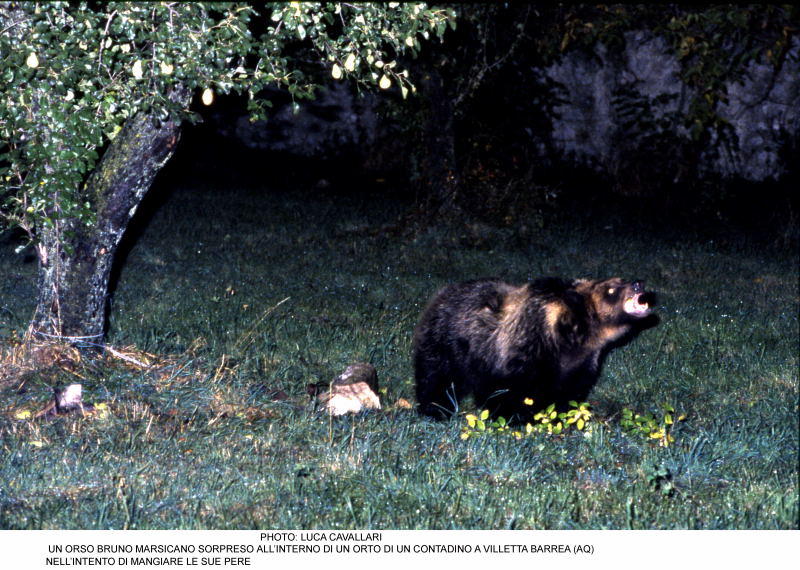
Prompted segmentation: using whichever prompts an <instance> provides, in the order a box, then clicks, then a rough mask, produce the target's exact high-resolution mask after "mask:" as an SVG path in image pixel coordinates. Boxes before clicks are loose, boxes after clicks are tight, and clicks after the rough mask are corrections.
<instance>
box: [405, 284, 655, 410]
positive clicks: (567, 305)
mask: <svg viewBox="0 0 800 570" xmlns="http://www.w3.org/2000/svg"><path fill="white" fill-rule="evenodd" d="M654 303H655V295H654V294H653V293H651V292H645V290H644V287H643V284H642V282H641V281H623V280H622V279H619V278H612V279H606V280H603V281H599V280H597V281H590V280H575V281H568V280H564V279H558V278H543V279H537V280H535V281H532V282H530V283H527V284H525V285H522V286H514V285H511V284H509V283H506V282H504V281H500V280H497V279H480V280H475V281H468V282H466V283H461V284H457V285H450V286H448V287H445V288H444V289H442V290H441V291H440V292H439V293H438V294H437V295H436V297H434V299H433V301H432V302H431V303H430V305H429V306H428V308H427V309H426V310H425V312H424V313H423V315H422V318H421V319H420V322H419V324H418V325H417V328H416V330H415V333H414V345H415V347H414V367H415V376H416V382H417V402H418V404H419V411H420V412H421V413H422V414H425V415H428V416H432V417H435V418H444V417H448V416H449V415H451V414H453V413H454V412H455V411H456V410H457V409H458V402H460V401H461V400H462V399H463V398H464V397H466V396H468V395H470V394H471V395H473V396H474V398H475V403H476V405H478V406H481V407H483V408H486V409H489V410H490V411H492V413H493V414H494V415H495V416H504V417H505V418H506V419H516V420H517V421H521V420H524V419H526V418H527V417H529V416H530V414H531V413H533V412H534V411H536V410H538V409H541V408H544V407H546V406H548V405H550V404H552V403H555V404H556V405H557V406H558V407H559V408H560V409H563V408H564V407H565V406H566V404H567V402H569V401H570V400H578V401H582V400H585V399H586V397H587V396H588V395H589V392H590V391H591V389H592V387H593V386H594V385H595V383H596V382H597V379H598V376H599V375H600V369H601V367H602V364H603V360H604V357H605V355H606V354H607V353H608V351H609V350H610V349H611V348H613V347H614V346H619V345H620V344H623V343H625V342H627V341H629V340H630V339H631V338H633V336H635V335H636V333H638V332H640V331H642V330H644V329H646V328H650V327H652V326H655V325H656V324H657V323H658V317H657V316H656V315H654V314H653V313H652V312H651V307H652V305H653V304H654ZM528 398H530V399H532V400H533V401H534V404H533V405H529V403H527V404H526V403H524V401H525V400H526V399H528Z"/></svg>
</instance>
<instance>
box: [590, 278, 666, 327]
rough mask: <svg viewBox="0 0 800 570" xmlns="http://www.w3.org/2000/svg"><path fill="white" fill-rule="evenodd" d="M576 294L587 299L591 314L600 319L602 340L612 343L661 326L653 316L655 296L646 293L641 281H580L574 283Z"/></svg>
mask: <svg viewBox="0 0 800 570" xmlns="http://www.w3.org/2000/svg"><path fill="white" fill-rule="evenodd" d="M575 291H576V292H577V293H579V294H580V295H581V296H582V297H583V298H584V299H585V302H586V305H587V308H588V310H589V312H590V314H592V315H593V316H594V318H595V319H596V320H597V325H599V328H600V330H599V331H598V332H600V335H599V336H600V337H601V338H602V339H603V341H606V342H613V341H614V340H616V339H618V338H620V337H622V336H624V335H626V334H627V333H630V332H639V331H642V330H644V329H648V328H650V327H653V326H655V325H656V324H658V317H657V316H656V315H655V314H654V313H653V307H654V306H655V304H656V295H655V293H653V292H652V291H645V288H644V283H643V282H642V281H639V280H635V281H625V280H624V279H620V278H619V277H612V278H611V279H605V280H602V281H599V280H597V281H588V280H587V281H584V280H581V281H577V282H576V283H575Z"/></svg>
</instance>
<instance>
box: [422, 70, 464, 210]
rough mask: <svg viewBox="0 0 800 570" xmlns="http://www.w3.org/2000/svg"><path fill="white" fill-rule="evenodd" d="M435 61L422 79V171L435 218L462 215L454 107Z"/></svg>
mask: <svg viewBox="0 0 800 570" xmlns="http://www.w3.org/2000/svg"><path fill="white" fill-rule="evenodd" d="M436 67H437V66H436V65H434V66H432V68H431V69H430V70H429V71H428V73H426V74H425V76H424V77H423V81H422V89H423V94H424V96H425V100H426V105H427V117H426V119H425V123H426V124H425V147H426V151H427V156H426V158H425V162H424V165H423V171H424V172H425V176H426V179H427V184H428V186H429V196H430V197H431V198H432V200H433V208H432V209H431V210H432V213H435V215H436V216H437V218H440V219H441V218H442V217H444V218H445V219H456V218H460V217H461V207H460V206H459V203H458V194H459V185H460V182H459V177H458V164H457V160H456V144H455V124H454V123H455V109H454V107H453V100H452V95H451V94H450V93H448V90H447V88H446V86H445V80H444V78H443V77H442V74H441V72H440V71H439V70H438V69H437V68H436Z"/></svg>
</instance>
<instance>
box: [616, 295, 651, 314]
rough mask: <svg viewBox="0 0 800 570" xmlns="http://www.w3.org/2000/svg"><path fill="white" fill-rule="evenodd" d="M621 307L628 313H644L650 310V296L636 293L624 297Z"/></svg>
mask: <svg viewBox="0 0 800 570" xmlns="http://www.w3.org/2000/svg"><path fill="white" fill-rule="evenodd" d="M622 308H623V310H624V311H625V312H626V313H628V314H629V315H637V316H638V315H646V314H647V313H649V312H650V298H649V296H648V294H647V293H636V294H635V295H633V296H632V297H628V298H627V299H625V303H624V304H623V305H622Z"/></svg>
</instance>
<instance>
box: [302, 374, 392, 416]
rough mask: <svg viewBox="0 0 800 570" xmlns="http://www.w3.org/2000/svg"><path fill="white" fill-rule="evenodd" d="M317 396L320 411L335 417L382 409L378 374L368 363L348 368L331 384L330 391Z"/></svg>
mask: <svg viewBox="0 0 800 570" xmlns="http://www.w3.org/2000/svg"><path fill="white" fill-rule="evenodd" d="M317 387H318V388H320V387H319V385H317ZM316 396H317V402H318V403H319V405H320V409H324V410H325V411H327V412H328V413H329V414H331V415H334V416H342V415H344V414H355V413H358V412H361V411H363V410H380V409H381V402H380V398H378V373H377V372H376V371H375V367H374V366H372V365H371V364H367V363H366V362H356V363H355V364H351V365H350V366H348V367H347V368H346V369H345V371H344V372H342V373H341V374H340V375H339V376H337V377H336V378H335V379H334V380H333V382H331V384H330V389H329V390H326V391H317V393H316Z"/></svg>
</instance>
